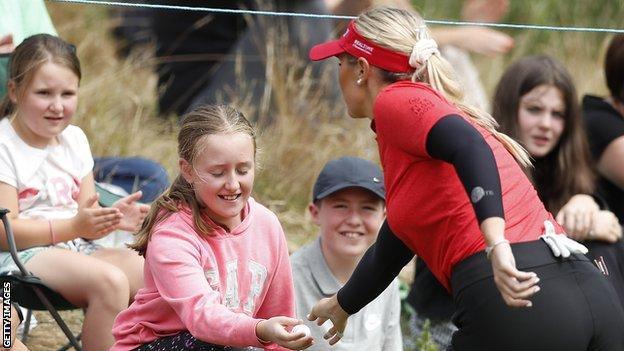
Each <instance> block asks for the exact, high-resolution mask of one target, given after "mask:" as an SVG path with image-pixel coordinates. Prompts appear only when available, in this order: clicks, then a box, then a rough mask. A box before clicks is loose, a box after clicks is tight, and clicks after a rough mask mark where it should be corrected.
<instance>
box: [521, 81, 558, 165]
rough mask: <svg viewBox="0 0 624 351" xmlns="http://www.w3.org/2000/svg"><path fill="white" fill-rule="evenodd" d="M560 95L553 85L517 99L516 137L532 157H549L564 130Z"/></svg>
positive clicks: (534, 90)
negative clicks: (517, 135) (517, 136)
mask: <svg viewBox="0 0 624 351" xmlns="http://www.w3.org/2000/svg"><path fill="white" fill-rule="evenodd" d="M565 113H566V111H565V102H564V99H563V94H562V93H561V91H560V90H559V89H557V88H556V87H555V86H552V85H545V84H542V85H539V86H537V87H535V88H533V89H532V90H531V91H529V92H528V93H526V94H524V95H523V96H522V97H521V98H520V105H519V107H518V127H519V128H518V129H519V138H520V141H521V142H522V144H523V145H524V147H525V148H526V149H527V151H528V152H529V153H530V154H531V156H533V157H536V158H540V157H544V156H546V155H548V154H549V153H550V152H551V151H552V150H553V149H554V148H555V147H556V146H557V145H558V144H559V140H560V139H561V135H562V134H563V131H564V128H565Z"/></svg>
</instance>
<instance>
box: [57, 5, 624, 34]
mask: <svg viewBox="0 0 624 351" xmlns="http://www.w3.org/2000/svg"><path fill="white" fill-rule="evenodd" d="M47 1H51V2H62V3H75V4H86V5H100V6H122V7H140V8H151V9H161V10H182V11H197V12H214V13H225V14H238V15H240V14H243V15H260V16H276V17H302V18H319V19H347V20H350V19H353V18H355V16H341V15H327V14H315V13H297V12H277V11H260V10H244V9H223V8H215V7H192V6H178V5H162V4H143V3H127V2H120V1H97V0H47ZM425 22H427V23H428V24H440V25H458V26H480V27H495V28H512V29H537V30H553V31H565V32H593V33H617V34H624V29H618V28H592V27H562V26H545V25H535V24H513V23H484V22H465V21H447V20H425Z"/></svg>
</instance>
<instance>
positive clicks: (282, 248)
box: [111, 198, 295, 351]
mask: <svg viewBox="0 0 624 351" xmlns="http://www.w3.org/2000/svg"><path fill="white" fill-rule="evenodd" d="M245 212H247V215H246V216H245V218H244V220H243V222H242V223H241V224H240V225H239V226H237V227H236V228H234V229H233V230H232V231H231V232H230V233H227V232H226V231H225V230H223V229H222V228H221V227H219V228H218V230H217V233H216V235H214V236H211V237H207V238H206V237H200V235H198V234H197V233H196V231H195V229H194V228H195V227H194V225H193V218H192V214H191V211H190V209H188V208H184V209H183V210H181V211H180V212H177V213H173V214H171V215H170V216H169V217H168V218H166V219H165V220H163V221H162V222H160V223H158V224H157V225H155V226H154V228H153V230H152V236H151V238H150V241H149V244H148V246H147V253H146V259H145V267H144V273H143V274H144V279H145V287H144V288H142V289H140V290H139V291H138V292H137V294H136V296H135V301H134V302H133V303H132V305H130V307H128V309H126V310H125V311H123V312H121V313H120V314H119V315H118V316H117V318H116V319H115V324H114V326H113V335H114V336H115V340H116V343H115V345H114V346H113V347H112V349H111V350H112V351H125V350H132V349H134V348H136V347H139V346H141V345H143V344H145V343H149V342H151V341H154V340H156V339H157V338H160V337H165V336H170V335H175V334H177V333H180V332H182V331H185V330H188V331H189V332H190V333H191V334H192V335H193V336H194V337H195V338H197V339H199V340H202V341H205V342H209V343H212V344H216V345H224V346H235V347H244V346H254V347H263V345H262V344H260V342H259V341H258V338H257V337H256V331H255V330H256V324H257V323H258V322H259V321H261V320H262V319H268V318H270V317H274V316H288V317H294V316H295V300H294V288H293V281H292V273H291V268H290V261H289V258H288V250H287V246H286V240H285V238H284V232H283V230H282V227H281V225H280V223H279V221H278V219H277V217H276V216H275V214H273V213H272V212H271V211H270V210H268V209H267V208H265V207H264V206H262V205H260V204H258V203H256V202H255V201H254V200H253V199H252V198H250V199H249V201H248V203H247V206H246V209H245ZM273 346H276V345H273ZM264 347H266V345H264ZM271 348H273V347H271ZM277 349H282V348H279V347H278V348H277Z"/></svg>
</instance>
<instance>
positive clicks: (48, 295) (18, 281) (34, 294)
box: [0, 208, 82, 351]
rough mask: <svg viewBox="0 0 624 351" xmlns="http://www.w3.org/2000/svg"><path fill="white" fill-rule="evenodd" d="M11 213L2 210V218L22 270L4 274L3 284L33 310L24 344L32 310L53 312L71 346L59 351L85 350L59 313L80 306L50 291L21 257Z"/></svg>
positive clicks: (12, 249)
mask: <svg viewBox="0 0 624 351" xmlns="http://www.w3.org/2000/svg"><path fill="white" fill-rule="evenodd" d="M7 213H9V210H7V209H5V208H0V216H1V217H2V223H3V224H4V231H5V234H6V237H7V242H8V245H9V250H10V253H11V257H12V258H13V261H14V262H15V264H16V265H17V267H18V268H19V271H13V272H9V273H6V274H2V275H0V281H1V282H2V283H3V285H4V282H6V281H8V282H9V283H10V284H11V299H12V301H14V302H17V303H18V304H19V305H20V306H22V307H25V308H28V309H29V311H28V315H27V317H26V319H25V322H24V333H23V337H22V341H23V342H26V338H27V337H28V329H29V323H30V314H31V311H30V310H40V311H44V310H47V311H48V312H50V314H51V315H52V318H54V320H55V321H56V324H58V326H59V327H60V328H61V330H63V333H64V334H65V336H67V339H68V340H69V344H67V345H65V346H63V347H62V348H60V349H59V351H61V350H67V349H68V348H69V347H72V346H73V347H74V349H75V350H76V351H82V346H81V345H80V343H79V341H78V340H79V339H80V335H78V336H74V334H73V333H72V332H71V330H69V328H68V327H67V324H66V323H65V321H63V319H62V318H61V316H60V315H59V313H58V311H64V310H73V309H78V307H76V306H74V305H72V304H71V303H70V302H69V301H67V300H65V298H63V296H61V295H60V294H59V293H57V292H55V291H54V290H52V289H50V288H49V287H48V286H46V285H45V284H43V282H42V281H41V280H40V279H39V278H38V277H36V276H35V275H33V274H32V273H30V272H28V271H27V270H26V268H25V267H24V265H23V264H22V262H21V261H20V259H19V257H18V255H17V247H16V246H15V239H14V237H13V231H12V229H11V225H10V224H9V220H8V218H7V216H6V215H7Z"/></svg>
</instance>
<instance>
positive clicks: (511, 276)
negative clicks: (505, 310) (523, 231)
mask: <svg viewBox="0 0 624 351" xmlns="http://www.w3.org/2000/svg"><path fill="white" fill-rule="evenodd" d="M490 260H491V261H492V271H493V273H494V282H495V283H496V287H497V288H498V291H499V292H500V293H501V295H502V297H503V300H504V301H505V303H506V304H507V306H510V307H531V306H532V305H533V303H532V302H531V301H530V300H529V298H530V297H531V296H533V295H534V294H535V293H537V292H538V291H539V290H540V287H539V286H538V285H537V283H538V282H539V278H538V277H537V274H535V273H534V272H522V271H519V270H517V269H516V260H515V259H514V256H513V253H512V251H511V246H510V245H509V243H501V244H499V245H496V246H495V247H494V248H493V249H492V251H491V252H490Z"/></svg>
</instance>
